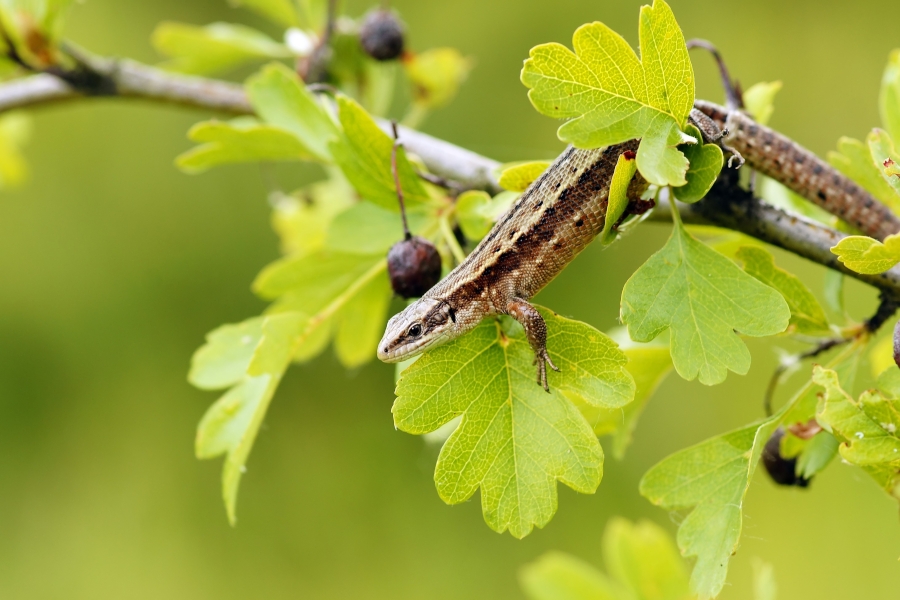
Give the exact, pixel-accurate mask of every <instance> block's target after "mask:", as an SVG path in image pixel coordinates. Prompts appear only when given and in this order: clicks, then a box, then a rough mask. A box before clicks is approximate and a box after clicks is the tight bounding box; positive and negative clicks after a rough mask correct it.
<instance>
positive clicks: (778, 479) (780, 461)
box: [762, 427, 809, 488]
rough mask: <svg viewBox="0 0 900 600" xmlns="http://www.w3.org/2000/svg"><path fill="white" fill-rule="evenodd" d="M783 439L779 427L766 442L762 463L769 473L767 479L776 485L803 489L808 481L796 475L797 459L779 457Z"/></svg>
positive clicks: (782, 429) (782, 432) (781, 429)
mask: <svg viewBox="0 0 900 600" xmlns="http://www.w3.org/2000/svg"><path fill="white" fill-rule="evenodd" d="M783 437H784V428H783V427H779V428H778V429H776V430H775V433H773V434H772V437H770V438H769V441H768V442H766V445H765V447H764V448H763V451H762V462H763V465H765V467H766V471H768V472H769V477H771V478H772V481H774V482H775V483H777V484H778V485H795V486H797V487H803V488H805V487H806V486H808V485H809V479H806V478H805V477H803V476H801V475H797V459H796V458H784V457H783V456H781V438H783Z"/></svg>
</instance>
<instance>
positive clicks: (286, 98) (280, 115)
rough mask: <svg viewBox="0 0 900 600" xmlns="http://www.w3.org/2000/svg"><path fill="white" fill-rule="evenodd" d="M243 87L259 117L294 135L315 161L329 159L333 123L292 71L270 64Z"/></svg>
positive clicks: (335, 127)
mask: <svg viewBox="0 0 900 600" xmlns="http://www.w3.org/2000/svg"><path fill="white" fill-rule="evenodd" d="M246 88H247V96H248V97H249V98H250V102H251V104H253V109H254V110H255V111H256V114H257V115H259V116H260V118H262V119H263V120H264V121H265V122H266V123H268V124H269V125H273V126H275V127H280V128H281V129H284V130H285V131H288V132H290V133H292V134H294V136H296V138H297V139H298V140H299V141H300V142H301V143H302V144H303V145H304V146H305V147H306V148H307V149H309V152H310V153H311V154H312V155H313V156H314V157H316V158H318V159H319V160H322V161H329V160H331V152H330V151H329V149H328V145H329V143H330V142H331V140H332V139H333V138H335V137H337V135H338V129H337V126H335V124H334V122H333V121H332V120H331V117H329V116H328V114H327V113H326V112H325V110H324V109H323V108H322V105H321V104H319V102H318V101H317V100H316V98H315V96H314V95H313V94H312V93H310V92H309V91H308V90H307V89H306V86H304V85H303V82H302V81H300V78H299V77H298V76H297V73H296V72H295V71H293V70H292V69H289V68H288V67H286V66H284V65H282V64H281V63H272V64H270V65H267V66H266V67H264V68H263V69H262V70H261V71H260V72H259V73H257V74H256V75H254V76H253V77H251V78H250V79H248V80H247V84H246Z"/></svg>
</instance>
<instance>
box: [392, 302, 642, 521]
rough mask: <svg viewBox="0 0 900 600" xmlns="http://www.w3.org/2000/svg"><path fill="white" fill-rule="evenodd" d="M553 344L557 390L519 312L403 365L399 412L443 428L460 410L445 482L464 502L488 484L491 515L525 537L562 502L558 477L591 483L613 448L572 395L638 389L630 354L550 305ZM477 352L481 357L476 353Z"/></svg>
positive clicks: (407, 426) (423, 428)
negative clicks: (543, 372)
mask: <svg viewBox="0 0 900 600" xmlns="http://www.w3.org/2000/svg"><path fill="white" fill-rule="evenodd" d="M540 310H541V314H542V315H543V317H544V319H545V320H546V321H547V326H548V329H549V337H548V340H547V348H548V350H549V352H550V356H551V357H552V359H553V362H554V363H556V365H557V366H558V367H559V368H560V369H561V372H559V373H556V372H553V373H550V375H549V382H550V392H549V393H547V392H545V391H544V390H543V389H541V387H540V386H539V385H537V384H536V383H535V379H534V377H535V375H534V366H533V364H532V363H533V359H534V352H533V351H532V349H531V347H530V346H529V344H528V342H527V340H526V339H525V334H524V331H523V330H522V328H521V326H519V325H518V323H516V322H515V321H513V320H512V319H509V318H508V317H503V318H501V319H499V320H495V319H488V320H485V321H484V322H483V323H481V325H479V326H478V327H477V328H475V329H474V330H473V331H472V332H471V333H469V334H467V335H465V336H463V337H461V338H458V339H456V340H453V341H452V342H450V343H448V344H446V345H444V346H440V347H437V348H435V349H433V350H431V351H429V352H427V353H425V354H424V355H423V356H422V357H421V358H419V359H418V360H417V361H416V362H414V363H413V364H412V365H411V366H410V367H409V368H408V369H407V370H406V371H404V372H403V374H402V376H401V378H400V381H399V382H398V384H397V400H396V401H395V403H394V407H393V409H392V412H393V414H394V423H395V425H396V426H397V427H398V428H399V429H401V430H403V431H406V432H409V433H415V434H423V433H427V432H431V431H434V430H436V429H438V428H439V427H441V426H442V425H444V424H445V423H447V422H449V421H451V420H452V419H454V418H455V417H457V416H460V415H461V416H462V421H461V423H460V425H459V428H458V429H456V431H455V432H453V434H452V435H451V436H450V437H449V438H448V440H447V442H446V443H445V444H444V447H443V448H442V449H441V453H440V456H439V458H438V462H437V466H436V468H435V475H434V476H435V483H436V484H437V489H438V493H439V494H440V496H441V498H442V499H443V500H444V501H445V502H447V503H449V504H456V503H459V502H464V501H466V500H468V499H469V498H471V496H472V495H473V494H474V493H475V491H476V490H477V489H478V488H479V487H480V488H481V504H482V509H483V512H484V518H485V521H486V522H487V524H488V525H489V526H490V527H491V528H492V529H494V530H496V531H498V532H502V531H505V530H507V529H509V531H510V533H511V534H512V535H514V536H515V537H519V538H521V537H524V536H526V535H528V534H529V533H530V532H531V531H532V528H533V527H534V526H535V525H536V526H538V527H543V526H544V525H546V524H547V523H548V522H549V521H550V519H551V518H552V516H553V514H554V513H555V512H556V504H557V496H556V481H557V480H559V481H561V482H563V483H565V484H566V485H568V486H569V487H572V488H573V489H575V490H578V491H580V492H584V493H591V492H593V491H594V490H595V489H596V487H597V485H598V484H599V483H600V478H601V475H602V465H603V451H602V449H601V448H600V444H599V443H598V442H597V438H596V437H595V436H594V434H593V432H592V431H591V429H590V427H589V426H588V424H587V422H585V420H584V418H583V417H582V416H581V414H579V412H578V410H577V409H576V407H575V406H574V405H573V404H572V402H571V401H570V400H569V399H568V398H576V399H577V400H578V401H580V402H583V403H587V404H591V405H597V406H606V407H621V406H624V405H625V404H627V403H628V402H630V401H631V399H632V397H633V396H634V381H633V380H632V378H631V376H630V375H629V374H628V372H627V371H626V370H625V368H624V366H625V362H626V358H625V356H624V355H623V354H622V352H621V351H620V350H619V349H618V348H617V347H616V345H615V343H614V342H613V341H612V340H610V339H609V338H607V337H606V336H605V335H603V334H602V333H600V332H599V331H597V330H595V329H593V328H592V327H590V326H588V325H586V324H584V323H579V322H577V321H571V320H569V319H564V318H562V317H559V316H557V315H555V314H553V313H551V312H550V311H547V310H545V309H540ZM476 358H477V360H476Z"/></svg>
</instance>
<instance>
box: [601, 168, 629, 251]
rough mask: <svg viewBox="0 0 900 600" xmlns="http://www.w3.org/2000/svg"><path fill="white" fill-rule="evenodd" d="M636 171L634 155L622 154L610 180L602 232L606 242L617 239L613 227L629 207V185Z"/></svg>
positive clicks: (602, 239)
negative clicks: (629, 156)
mask: <svg viewBox="0 0 900 600" xmlns="http://www.w3.org/2000/svg"><path fill="white" fill-rule="evenodd" d="M635 171H637V164H635V160H634V157H633V156H632V157H631V158H628V157H627V156H625V154H624V153H622V154H620V155H619V158H618V159H617V160H616V168H615V170H614V171H613V176H612V180H611V181H610V182H609V194H608V197H607V203H606V216H605V217H604V218H603V231H601V232H600V240H601V241H602V242H603V243H605V244H606V243H610V242H612V241H613V240H614V239H615V237H616V234H614V233H613V230H612V228H613V226H615V224H616V223H617V222H618V221H619V217H621V216H622V215H623V214H624V213H625V209H626V208H628V186H629V184H630V183H631V180H632V179H633V178H634V173H635Z"/></svg>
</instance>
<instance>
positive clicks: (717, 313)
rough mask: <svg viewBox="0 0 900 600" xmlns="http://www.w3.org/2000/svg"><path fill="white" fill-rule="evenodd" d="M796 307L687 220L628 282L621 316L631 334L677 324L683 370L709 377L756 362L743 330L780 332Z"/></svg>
mask: <svg viewBox="0 0 900 600" xmlns="http://www.w3.org/2000/svg"><path fill="white" fill-rule="evenodd" d="M790 314H791V313H790V308H789V307H788V305H787V303H786V302H785V300H784V298H783V297H782V296H781V294H779V293H778V292H777V291H776V290H773V289H772V288H770V287H769V286H767V285H764V284H762V283H760V282H759V281H757V280H756V279H754V278H753V277H751V276H750V275H748V274H746V273H744V272H743V271H741V269H739V268H738V267H737V266H736V265H735V264H734V263H732V262H731V261H730V260H728V259H727V258H725V257H724V256H722V255H721V254H719V253H718V252H716V251H715V250H712V249H710V248H707V247H706V246H705V245H703V244H702V243H700V242H698V241H697V240H695V239H694V238H692V237H691V236H690V235H689V234H688V233H687V232H686V231H685V230H684V227H683V226H682V225H681V224H680V222H677V223H676V226H675V227H674V228H673V230H672V235H671V237H670V238H669V241H668V242H667V243H666V245H665V246H664V247H663V248H662V249H661V250H659V251H658V252H656V253H655V254H654V255H653V256H651V257H650V259H649V260H648V261H647V262H646V263H644V265H643V266H641V268H640V269H638V270H637V271H636V272H635V273H634V274H633V275H632V276H631V278H629V280H628V282H627V283H626V284H625V288H624V289H623V290H622V309H621V319H622V322H623V323H625V324H627V325H628V332H629V334H630V335H631V338H632V339H633V340H635V341H638V342H649V341H650V340H652V339H653V338H655V337H656V336H657V335H659V334H660V333H662V332H663V331H665V330H666V329H669V330H670V332H671V333H670V339H671V352H672V360H673V362H674V364H675V370H676V371H678V374H679V375H681V376H682V377H683V378H685V379H688V380H691V379H694V378H698V377H699V380H700V383H703V384H706V385H714V384H717V383H721V382H722V381H724V380H725V377H726V375H727V372H728V371H729V370H731V371H734V372H735V373H739V374H745V373H746V372H747V370H748V369H749V368H750V352H749V350H747V347H746V345H744V343H743V342H742V341H741V340H740V338H739V337H738V335H737V334H736V333H735V332H736V331H737V332H739V333H740V334H741V335H749V336H755V337H758V336H767V335H774V334H776V333H780V332H782V331H784V329H785V328H786V327H787V325H788V322H789V320H790Z"/></svg>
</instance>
